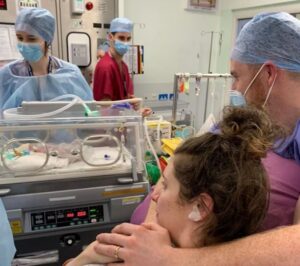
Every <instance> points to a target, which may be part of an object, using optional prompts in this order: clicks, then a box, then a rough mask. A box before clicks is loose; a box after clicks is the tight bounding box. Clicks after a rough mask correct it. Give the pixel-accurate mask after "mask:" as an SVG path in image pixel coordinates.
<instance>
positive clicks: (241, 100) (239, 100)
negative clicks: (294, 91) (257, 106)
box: [229, 64, 277, 107]
mask: <svg viewBox="0 0 300 266" xmlns="http://www.w3.org/2000/svg"><path fill="white" fill-rule="evenodd" d="M265 65H266V64H263V65H262V66H261V67H260V69H259V70H258V71H257V73H256V74H255V76H254V77H253V79H252V80H251V81H250V83H249V85H248V86H247V88H246V90H245V92H244V94H242V93H241V92H239V91H236V90H230V91H229V97H230V104H231V105H232V106H245V105H246V98H245V97H246V93H247V92H248V90H249V89H250V87H251V86H252V84H253V83H254V81H255V80H256V78H257V76H258V75H259V73H260V72H261V71H262V69H263V68H264V66H265ZM276 78H277V73H276V75H275V78H274V80H273V83H272V85H271V87H270V88H269V91H268V94H267V97H266V99H265V101H264V103H263V105H262V106H263V107H265V105H266V103H267V101H268V99H269V97H270V94H271V92H272V89H273V86H274V84H275V81H276Z"/></svg>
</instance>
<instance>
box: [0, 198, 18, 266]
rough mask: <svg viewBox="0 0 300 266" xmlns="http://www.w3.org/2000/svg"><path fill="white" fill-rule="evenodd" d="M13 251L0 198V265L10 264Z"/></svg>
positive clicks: (12, 240) (9, 229) (11, 237)
mask: <svg viewBox="0 0 300 266" xmlns="http://www.w3.org/2000/svg"><path fill="white" fill-rule="evenodd" d="M15 252H16V248H15V244H14V239H13V235H12V232H11V228H10V225H9V222H8V219H7V215H6V211H5V208H4V206H3V203H2V200H1V198H0V265H1V266H10V265H11V262H12V260H13V258H14V255H15Z"/></svg>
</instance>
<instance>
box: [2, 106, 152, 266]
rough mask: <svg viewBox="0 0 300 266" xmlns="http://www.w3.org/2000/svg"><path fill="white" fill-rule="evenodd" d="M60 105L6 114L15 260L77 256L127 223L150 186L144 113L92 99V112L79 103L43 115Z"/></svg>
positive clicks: (6, 191)
mask: <svg viewBox="0 0 300 266" xmlns="http://www.w3.org/2000/svg"><path fill="white" fill-rule="evenodd" d="M61 105H63V103H48V104H43V103H34V102H33V103H32V102H29V103H23V106H22V107H21V108H17V109H13V110H8V111H7V112H5V114H4V119H2V120H0V145H1V149H0V176H1V177H0V195H1V197H2V200H3V203H4V205H5V207H6V210H7V214H8V218H9V221H10V224H11V227H12V230H13V233H14V237H15V243H16V247H17V257H16V260H15V264H16V265H19V264H21V262H22V263H24V264H22V265H59V264H58V263H62V262H63V261H64V260H66V259H67V258H70V257H74V256H75V255H77V254H78V253H79V252H80V251H81V250H82V248H83V247H84V246H85V245H87V244H89V243H90V242H92V241H93V240H94V239H95V237H96V235H97V234H98V233H100V232H105V231H110V230H111V228H112V227H113V226H115V225H116V224H118V223H120V222H124V221H129V219H130V216H131V213H132V211H133V210H134V209H135V207H136V206H137V205H138V203H140V202H141V201H142V200H143V198H144V197H145V195H146V194H147V193H148V192H149V184H148V182H147V180H146V179H145V175H144V165H143V164H144V163H143V158H142V157H143V156H142V155H143V154H144V148H143V147H144V140H143V131H142V130H143V126H142V118H141V116H140V115H138V114H136V113H135V112H134V111H132V110H127V109H118V108H110V107H106V108H103V107H102V108H101V107H98V106H97V105H95V104H94V103H92V102H91V103H89V104H88V106H89V108H88V109H89V111H90V112H91V113H92V116H88V117H87V116H86V113H84V112H83V110H82V106H80V105H74V106H72V108H70V109H68V110H66V111H64V112H62V113H60V114H57V115H56V116H54V117H44V118H42V115H41V116H39V114H41V113H45V112H48V113H49V112H52V111H53V110H55V109H57V108H60V107H61ZM52 109H53V110H52ZM91 113H90V114H91ZM47 254H51V258H49V257H48V255H47ZM49 256H50V255H49ZM41 257H42V258H44V260H41ZM35 259H36V261H35ZM26 261H27V262H28V261H29V262H30V263H31V264H30V263H29V264H26V263H25V262H26ZM43 261H44V262H45V263H43ZM18 263H19V264H18ZM34 263H36V264H34Z"/></svg>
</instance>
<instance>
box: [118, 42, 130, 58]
mask: <svg viewBox="0 0 300 266" xmlns="http://www.w3.org/2000/svg"><path fill="white" fill-rule="evenodd" d="M115 49H116V51H117V53H118V54H119V55H124V54H126V53H127V52H128V49H129V44H128V43H126V42H121V41H119V40H115Z"/></svg>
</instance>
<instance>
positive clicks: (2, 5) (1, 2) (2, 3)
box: [0, 0, 7, 10]
mask: <svg viewBox="0 0 300 266" xmlns="http://www.w3.org/2000/svg"><path fill="white" fill-rule="evenodd" d="M0 10H7V4H6V0H0Z"/></svg>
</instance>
